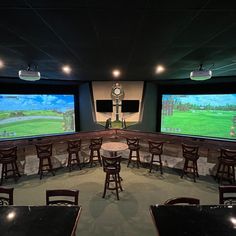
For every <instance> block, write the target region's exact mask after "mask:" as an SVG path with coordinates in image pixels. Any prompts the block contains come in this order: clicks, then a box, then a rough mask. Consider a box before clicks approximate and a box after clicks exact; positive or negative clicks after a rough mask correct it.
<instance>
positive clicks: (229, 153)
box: [220, 148, 236, 162]
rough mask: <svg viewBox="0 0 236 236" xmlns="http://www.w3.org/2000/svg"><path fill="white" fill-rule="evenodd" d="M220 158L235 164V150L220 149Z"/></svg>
mask: <svg viewBox="0 0 236 236" xmlns="http://www.w3.org/2000/svg"><path fill="white" fill-rule="evenodd" d="M220 158H223V159H227V160H229V161H235V162H236V150H231V149H226V148H221V149H220Z"/></svg>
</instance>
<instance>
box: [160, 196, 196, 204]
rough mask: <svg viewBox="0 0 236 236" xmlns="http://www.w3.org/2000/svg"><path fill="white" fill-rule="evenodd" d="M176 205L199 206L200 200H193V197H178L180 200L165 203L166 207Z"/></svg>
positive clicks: (170, 200)
mask: <svg viewBox="0 0 236 236" xmlns="http://www.w3.org/2000/svg"><path fill="white" fill-rule="evenodd" d="M176 204H181V205H183V204H188V205H199V204H200V200H199V199H197V198H191V197H178V198H171V199H168V200H167V201H165V203H164V205H176Z"/></svg>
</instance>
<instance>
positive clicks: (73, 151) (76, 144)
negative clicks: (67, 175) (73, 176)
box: [67, 139, 81, 171]
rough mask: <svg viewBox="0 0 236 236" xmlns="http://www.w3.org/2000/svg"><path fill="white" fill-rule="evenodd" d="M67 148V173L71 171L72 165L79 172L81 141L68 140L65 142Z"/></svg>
mask: <svg viewBox="0 0 236 236" xmlns="http://www.w3.org/2000/svg"><path fill="white" fill-rule="evenodd" d="M67 144H68V148H67V152H68V163H67V167H69V171H71V170H72V167H73V166H74V165H78V166H79V168H80V170H81V164H80V159H79V152H80V150H81V140H80V139H77V140H69V141H68V142H67Z"/></svg>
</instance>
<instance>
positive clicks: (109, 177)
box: [102, 156, 123, 200]
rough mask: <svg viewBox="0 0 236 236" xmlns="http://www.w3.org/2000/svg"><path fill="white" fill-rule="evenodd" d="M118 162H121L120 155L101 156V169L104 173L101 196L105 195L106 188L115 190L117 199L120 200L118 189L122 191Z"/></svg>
mask: <svg viewBox="0 0 236 236" xmlns="http://www.w3.org/2000/svg"><path fill="white" fill-rule="evenodd" d="M120 162H121V156H117V157H105V156H102V163H103V171H104V172H105V173H106V177H105V184H104V192H103V196H102V197H103V198H104V197H105V196H106V191H107V190H116V197H117V200H120V198H119V190H121V191H123V189H122V186H121V177H120ZM110 184H111V185H110ZM112 184H113V186H112Z"/></svg>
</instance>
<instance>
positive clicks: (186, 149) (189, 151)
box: [181, 144, 199, 182]
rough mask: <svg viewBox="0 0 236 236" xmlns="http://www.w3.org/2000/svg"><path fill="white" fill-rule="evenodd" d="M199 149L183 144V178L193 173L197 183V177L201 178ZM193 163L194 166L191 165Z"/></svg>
mask: <svg viewBox="0 0 236 236" xmlns="http://www.w3.org/2000/svg"><path fill="white" fill-rule="evenodd" d="M198 149H199V147H198V146H194V145H187V144H182V151H183V157H184V159H185V161H184V167H183V171H182V175H181V178H183V176H184V175H187V174H190V173H191V174H192V175H193V180H194V182H196V177H199V174H198V167H197V160H198V159H199V155H198ZM191 162H192V165H190V164H191Z"/></svg>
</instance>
